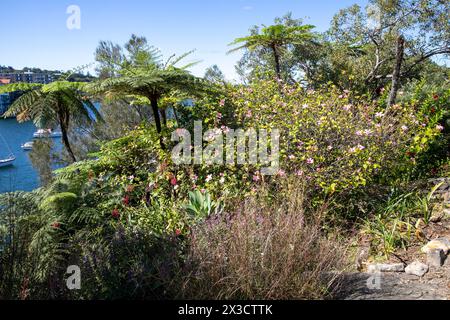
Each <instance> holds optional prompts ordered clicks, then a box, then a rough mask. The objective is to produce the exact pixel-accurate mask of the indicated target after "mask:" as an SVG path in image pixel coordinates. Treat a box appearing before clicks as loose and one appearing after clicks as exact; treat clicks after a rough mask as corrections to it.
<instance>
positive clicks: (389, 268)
mask: <svg viewBox="0 0 450 320" xmlns="http://www.w3.org/2000/svg"><path fill="white" fill-rule="evenodd" d="M403 271H405V266H404V265H403V263H375V264H369V265H368V266H367V272H369V273H376V272H403Z"/></svg>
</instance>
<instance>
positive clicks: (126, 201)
mask: <svg viewBox="0 0 450 320" xmlns="http://www.w3.org/2000/svg"><path fill="white" fill-rule="evenodd" d="M122 203H123V204H124V205H126V206H127V205H128V204H129V203H130V197H129V196H128V195H126V196H125V197H123V199H122Z"/></svg>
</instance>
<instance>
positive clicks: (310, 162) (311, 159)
mask: <svg viewBox="0 0 450 320" xmlns="http://www.w3.org/2000/svg"><path fill="white" fill-rule="evenodd" d="M306 163H308V164H313V163H314V159H313V158H308V159H307V160H306Z"/></svg>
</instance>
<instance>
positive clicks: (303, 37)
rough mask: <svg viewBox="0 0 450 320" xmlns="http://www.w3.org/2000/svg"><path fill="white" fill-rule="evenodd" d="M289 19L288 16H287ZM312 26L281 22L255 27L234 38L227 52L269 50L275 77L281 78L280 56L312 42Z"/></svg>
mask: <svg viewBox="0 0 450 320" xmlns="http://www.w3.org/2000/svg"><path fill="white" fill-rule="evenodd" d="M288 18H289V19H291V18H290V16H289V17H288ZM312 29H314V26H312V25H300V24H299V23H297V24H295V25H294V24H285V23H281V20H279V22H278V23H277V24H274V25H271V26H264V25H263V28H261V29H260V28H258V27H255V28H253V29H252V31H251V34H250V35H249V36H246V37H241V38H237V39H235V40H234V41H233V42H232V43H230V46H237V47H235V48H233V49H231V50H230V51H228V52H229V53H232V52H235V51H238V50H241V49H247V50H248V51H249V52H254V51H257V50H263V52H264V51H266V52H270V55H271V56H272V61H273V66H274V71H275V75H276V77H277V79H282V58H283V56H284V55H286V53H288V52H289V51H290V49H292V48H293V47H295V46H304V45H306V44H311V43H314V39H315V37H316V36H315V35H314V34H313V33H312Z"/></svg>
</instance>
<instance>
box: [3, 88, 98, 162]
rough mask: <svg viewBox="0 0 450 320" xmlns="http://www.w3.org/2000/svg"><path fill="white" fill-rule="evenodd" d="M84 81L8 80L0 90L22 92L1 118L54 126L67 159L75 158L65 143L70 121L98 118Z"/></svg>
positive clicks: (88, 121)
mask: <svg viewBox="0 0 450 320" xmlns="http://www.w3.org/2000/svg"><path fill="white" fill-rule="evenodd" d="M85 86H86V83H81V82H69V81H66V80H61V81H55V82H52V83H50V84H40V83H12V84H9V85H5V86H2V87H0V93H6V92H16V91H20V92H22V94H21V96H20V97H19V98H17V99H16V100H15V101H14V103H13V104H12V105H11V106H10V107H9V109H8V110H7V111H6V112H5V114H4V117H13V116H15V117H16V118H17V121H19V122H24V121H28V120H32V121H33V122H34V123H35V125H36V126H37V127H38V128H49V127H53V126H56V125H58V126H59V127H60V128H61V133H62V143H63V145H64V147H65V149H66V151H67V153H68V154H69V157H70V159H71V161H73V162H75V161H76V157H75V154H74V153H73V151H72V147H71V145H70V142H69V137H68V132H69V128H70V125H71V123H72V120H73V121H80V122H84V123H92V122H94V121H101V120H102V117H101V115H100V113H99V112H98V110H97V108H96V107H95V106H94V104H93V103H92V102H91V101H90V100H89V99H88V97H87V96H86V95H85V94H84V93H83V91H84V87H85Z"/></svg>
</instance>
